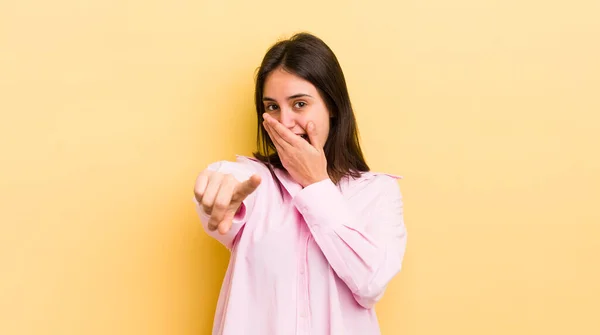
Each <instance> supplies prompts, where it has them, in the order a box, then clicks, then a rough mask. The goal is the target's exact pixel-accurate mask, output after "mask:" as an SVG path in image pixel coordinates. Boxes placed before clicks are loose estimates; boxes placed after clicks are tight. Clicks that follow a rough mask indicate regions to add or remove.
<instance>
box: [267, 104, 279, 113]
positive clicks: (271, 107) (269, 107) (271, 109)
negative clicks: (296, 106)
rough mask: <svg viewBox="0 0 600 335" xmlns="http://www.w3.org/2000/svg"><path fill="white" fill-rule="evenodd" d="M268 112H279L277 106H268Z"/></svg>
mask: <svg viewBox="0 0 600 335" xmlns="http://www.w3.org/2000/svg"><path fill="white" fill-rule="evenodd" d="M267 110H268V111H269V112H272V111H275V110H277V105H268V106H267Z"/></svg>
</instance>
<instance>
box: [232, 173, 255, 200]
mask: <svg viewBox="0 0 600 335" xmlns="http://www.w3.org/2000/svg"><path fill="white" fill-rule="evenodd" d="M260 182H261V179H260V176H259V175H257V174H255V175H252V177H250V179H248V180H246V181H244V182H242V183H240V184H239V185H238V186H237V187H236V188H235V190H234V191H233V199H234V200H237V201H241V200H244V199H245V198H246V197H247V196H249V195H250V194H252V192H254V191H255V190H256V189H257V188H258V185H260Z"/></svg>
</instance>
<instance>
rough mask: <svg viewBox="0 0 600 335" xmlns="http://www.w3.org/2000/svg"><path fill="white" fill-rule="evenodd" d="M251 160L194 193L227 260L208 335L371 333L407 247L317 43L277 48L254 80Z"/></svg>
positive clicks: (304, 39)
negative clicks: (254, 149) (226, 251)
mask: <svg viewBox="0 0 600 335" xmlns="http://www.w3.org/2000/svg"><path fill="white" fill-rule="evenodd" d="M255 93H256V94H255V102H256V111H257V117H258V121H259V122H258V135H257V142H258V151H257V152H256V153H254V157H252V158H250V157H242V156H238V158H237V161H236V162H228V161H221V162H217V163H214V164H211V165H210V166H209V167H208V168H207V169H206V170H204V171H202V173H200V175H199V177H198V179H197V180H196V184H195V189H194V191H195V199H196V209H197V211H198V214H199V216H200V221H201V222H202V224H203V226H204V228H205V230H206V232H207V233H208V234H209V235H210V236H212V237H214V238H215V239H217V240H218V241H220V242H221V243H222V244H223V245H225V247H227V248H228V249H229V250H230V251H231V259H230V262H229V268H228V270H227V273H226V275H225V279H224V281H223V285H222V288H221V293H220V296H219V302H218V305H217V312H216V315H215V322H214V327H213V334H225V335H242V334H257V335H270V334H273V335H287V334H335V335H337V334H340V335H352V334H356V335H366V334H368V335H371V334H379V333H380V330H379V325H378V322H377V317H376V314H375V310H374V308H373V307H374V305H375V303H376V302H377V301H378V300H379V299H380V298H381V297H382V295H383V293H384V290H385V288H386V286H387V284H388V283H389V282H390V280H391V279H392V277H394V276H395V275H396V274H397V273H398V272H399V271H400V268H401V265H402V259H403V257H404V250H405V247H406V229H405V227H404V220H403V206H402V197H401V194H400V190H399V187H398V184H397V182H396V179H397V178H398V177H394V176H391V175H387V174H380V173H372V172H369V167H368V166H367V164H366V162H365V159H364V158H363V154H362V152H361V148H360V145H359V140H358V131H357V126H356V120H355V117H354V113H353V111H352V106H351V103H350V97H349V96H348V90H347V88H346V82H345V79H344V75H343V73H342V69H341V67H340V65H339V63H338V61H337V59H336V57H335V55H334V53H333V52H332V51H331V49H330V48H329V47H328V46H327V45H326V44H325V43H324V42H323V41H322V40H320V39H319V38H317V37H315V36H313V35H310V34H306V33H301V34H297V35H295V36H293V37H292V38H290V39H288V40H284V41H281V42H278V43H276V44H275V45H274V46H272V47H271V48H270V49H269V50H268V52H267V54H266V55H265V57H264V59H263V62H262V64H261V66H260V68H259V70H258V74H257V80H256V92H255Z"/></svg>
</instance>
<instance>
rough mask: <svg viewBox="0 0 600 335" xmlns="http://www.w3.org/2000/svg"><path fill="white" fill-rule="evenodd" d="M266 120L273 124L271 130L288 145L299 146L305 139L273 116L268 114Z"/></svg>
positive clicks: (270, 124)
mask: <svg viewBox="0 0 600 335" xmlns="http://www.w3.org/2000/svg"><path fill="white" fill-rule="evenodd" d="M265 121H267V123H268V124H269V126H271V130H272V132H273V133H275V134H276V135H277V136H279V138H280V139H281V140H282V141H283V142H285V144H287V145H291V146H298V145H300V144H301V143H302V142H301V141H304V140H303V139H301V138H300V137H299V136H298V135H296V134H294V133H293V132H292V131H291V130H289V129H287V127H286V126H284V125H283V124H281V122H279V121H277V120H276V119H274V118H273V117H271V116H270V115H268V114H267V116H266V118H265Z"/></svg>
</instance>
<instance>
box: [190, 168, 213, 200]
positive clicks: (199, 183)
mask: <svg viewBox="0 0 600 335" xmlns="http://www.w3.org/2000/svg"><path fill="white" fill-rule="evenodd" d="M211 172H212V171H209V170H204V171H202V172H201V173H200V175H199V176H198V178H197V179H196V185H194V196H195V197H196V201H198V203H201V202H202V196H204V192H205V190H206V186H207V185H208V179H209V178H210V175H211Z"/></svg>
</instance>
